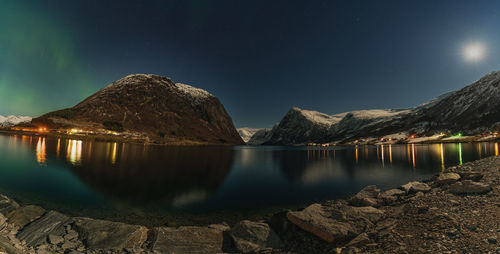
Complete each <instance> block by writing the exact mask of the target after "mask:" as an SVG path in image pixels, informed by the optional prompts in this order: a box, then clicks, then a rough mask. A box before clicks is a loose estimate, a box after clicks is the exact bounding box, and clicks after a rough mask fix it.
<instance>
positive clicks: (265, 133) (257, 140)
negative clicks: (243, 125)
mask: <svg viewBox="0 0 500 254" xmlns="http://www.w3.org/2000/svg"><path fill="white" fill-rule="evenodd" d="M271 131H272V128H266V129H260V130H258V131H257V132H255V133H254V134H253V135H252V137H250V139H249V140H248V141H247V145H262V144H264V143H265V142H267V141H268V140H269V139H270V138H271V134H272V132H271Z"/></svg>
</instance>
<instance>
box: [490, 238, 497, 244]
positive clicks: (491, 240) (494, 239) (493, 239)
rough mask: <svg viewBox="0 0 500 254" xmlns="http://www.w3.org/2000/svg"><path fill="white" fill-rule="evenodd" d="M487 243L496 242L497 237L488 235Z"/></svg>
mask: <svg viewBox="0 0 500 254" xmlns="http://www.w3.org/2000/svg"><path fill="white" fill-rule="evenodd" d="M488 243H490V244H497V239H496V238H495V237H488Z"/></svg>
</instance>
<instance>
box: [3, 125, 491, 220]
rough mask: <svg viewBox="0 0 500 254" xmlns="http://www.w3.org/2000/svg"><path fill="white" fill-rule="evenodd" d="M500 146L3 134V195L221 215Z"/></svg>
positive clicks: (86, 211) (356, 186)
mask: <svg viewBox="0 0 500 254" xmlns="http://www.w3.org/2000/svg"><path fill="white" fill-rule="evenodd" d="M498 150H499V149H498V143H462V144H451V143H450V144H429V145H416V144H408V145H407V144H403V145H383V146H381V145H379V146H357V147H327V148H319V147H266V146H261V147H254V146H237V147H169V146H155V145H142V144H124V143H113V142H92V141H81V140H71V139H58V138H49V137H47V138H45V137H29V136H2V135H0V193H4V194H7V195H9V196H12V197H14V198H16V199H17V200H19V201H21V202H22V203H30V204H37V205H41V206H43V207H45V208H47V209H56V210H60V211H62V212H66V213H69V214H72V215H77V216H91V217H100V218H107V219H114V220H122V221H126V222H132V223H134V222H135V223H140V224H146V223H150V224H154V225H163V224H165V223H166V222H170V221H182V218H186V220H185V221H184V222H180V223H179V224H193V223H194V224H196V223H202V222H201V218H202V217H203V218H205V217H206V218H205V219H206V220H208V222H220V221H222V220H226V221H230V220H231V219H228V217H229V216H227V214H231V216H233V217H234V219H235V220H237V219H241V218H248V217H249V216H251V215H267V214H269V212H270V211H277V210H280V209H283V208H297V207H300V206H303V205H307V204H309V203H312V202H320V201H323V200H327V199H335V198H344V197H347V196H349V195H352V194H354V193H356V192H357V191H359V190H360V189H361V188H363V187H364V186H366V185H370V184H376V185H377V186H379V187H381V188H392V187H395V186H397V185H399V184H403V183H406V182H408V181H413V180H419V179H422V178H427V177H429V176H431V175H433V174H436V173H438V172H439V171H441V170H443V169H444V168H445V167H448V166H452V165H458V164H462V163H465V162H468V161H472V160H476V159H479V158H483V157H486V156H491V155H498V152H499V151H498ZM211 216H213V217H211Z"/></svg>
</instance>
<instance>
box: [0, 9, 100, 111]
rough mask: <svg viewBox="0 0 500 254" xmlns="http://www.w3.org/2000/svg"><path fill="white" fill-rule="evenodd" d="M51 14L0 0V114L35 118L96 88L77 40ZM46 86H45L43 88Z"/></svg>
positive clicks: (74, 100)
mask: <svg viewBox="0 0 500 254" xmlns="http://www.w3.org/2000/svg"><path fill="white" fill-rule="evenodd" d="M54 17H55V15H47V13H46V12H45V14H44V15H40V14H39V13H38V12H37V11H36V9H35V8H34V6H33V5H32V4H28V3H21V2H17V1H3V0H0V114H2V115H7V114H20V115H31V116H38V115H40V114H43V113H45V112H48V111H51V110H55V109H59V108H64V107H69V106H72V105H74V104H75V103H76V102H78V101H79V100H81V99H83V98H85V97H87V96H88V95H90V94H91V93H92V92H93V91H95V89H97V88H94V87H95V86H94V87H93V85H89V84H95V82H92V81H93V80H92V77H91V76H90V75H89V74H88V73H89V72H88V70H86V68H85V66H84V65H83V64H82V63H83V61H82V57H81V56H79V54H78V43H77V38H76V37H75V36H74V34H72V31H71V29H70V28H69V27H66V26H65V25H64V24H61V23H60V22H58V20H56V19H55V18H54ZM48 88H50V89H48Z"/></svg>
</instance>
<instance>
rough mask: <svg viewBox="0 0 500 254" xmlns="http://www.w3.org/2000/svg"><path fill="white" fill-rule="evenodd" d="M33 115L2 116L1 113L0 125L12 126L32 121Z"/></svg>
mask: <svg viewBox="0 0 500 254" xmlns="http://www.w3.org/2000/svg"><path fill="white" fill-rule="evenodd" d="M31 119H32V117H29V116H12V115H10V116H2V115H0V127H11V126H14V125H18V124H21V123H28V122H31Z"/></svg>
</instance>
